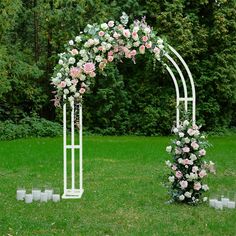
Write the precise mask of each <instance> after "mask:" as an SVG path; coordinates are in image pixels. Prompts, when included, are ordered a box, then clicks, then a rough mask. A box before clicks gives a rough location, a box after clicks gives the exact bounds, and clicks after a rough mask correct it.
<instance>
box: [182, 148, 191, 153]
mask: <svg viewBox="0 0 236 236" xmlns="http://www.w3.org/2000/svg"><path fill="white" fill-rule="evenodd" d="M182 150H183V152H190V148H189V147H184V148H182Z"/></svg>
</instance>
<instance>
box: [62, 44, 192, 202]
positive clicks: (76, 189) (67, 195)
mask: <svg viewBox="0 0 236 236" xmlns="http://www.w3.org/2000/svg"><path fill="white" fill-rule="evenodd" d="M168 48H169V50H170V53H173V54H174V56H175V57H176V58H177V59H178V63H180V64H181V66H182V67H183V68H184V69H185V71H186V72H187V79H188V80H186V78H185V77H184V74H183V72H182V71H181V69H180V67H179V65H178V63H177V62H176V61H175V60H174V59H173V57H171V55H170V54H169V53H165V54H164V56H165V57H166V58H167V59H168V61H169V62H170V64H171V65H172V66H173V67H174V68H175V70H176V71H177V72H178V77H179V78H180V82H181V84H182V88H183V93H184V96H183V97H181V96H180V87H179V84H178V78H176V76H175V74H174V73H173V71H172V69H171V67H170V66H169V65H167V64H165V67H166V69H167V71H168V72H169V74H170V76H171V78H172V80H173V83H174V87H175V91H176V125H177V126H179V124H180V120H181V118H180V104H181V102H184V109H185V111H186V112H188V111H189V106H188V103H189V102H191V103H192V109H191V113H192V122H193V124H195V121H196V94H195V86H194V81H193V78H192V74H191V72H190V70H189V68H188V66H187V64H186V62H185V61H184V59H183V58H182V57H181V56H180V54H179V53H178V52H177V51H176V50H175V49H174V48H173V47H171V46H170V45H168ZM187 82H190V86H191V91H190V96H189V94H188V87H187ZM69 109H70V112H71V118H70V120H71V144H70V145H67V118H66V113H67V106H66V104H64V105H63V140H64V141H63V146H64V194H63V196H62V198H64V199H74V198H81V197H82V194H83V192H84V189H83V152H82V137H83V133H82V104H79V144H75V130H74V121H75V119H74V113H75V107H74V104H73V105H72V108H71V106H69ZM76 149H79V176H78V179H77V180H76V178H75V167H76V166H75V150H76ZM67 150H71V155H70V157H71V185H70V186H69V184H68V175H67ZM76 183H78V184H76Z"/></svg>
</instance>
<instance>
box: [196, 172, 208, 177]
mask: <svg viewBox="0 0 236 236" xmlns="http://www.w3.org/2000/svg"><path fill="white" fill-rule="evenodd" d="M198 175H199V177H200V178H203V177H204V176H206V175H207V173H206V171H205V170H201V171H200V172H199V174H198Z"/></svg>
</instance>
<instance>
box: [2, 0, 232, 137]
mask: <svg viewBox="0 0 236 236" xmlns="http://www.w3.org/2000/svg"><path fill="white" fill-rule="evenodd" d="M122 11H125V12H126V13H127V14H128V15H130V18H131V20H133V19H136V18H140V17H141V16H142V15H146V16H147V19H146V20H147V22H148V23H149V24H150V25H151V26H153V28H155V29H156V30H157V31H158V34H159V35H160V36H164V37H165V38H166V39H167V40H168V42H169V43H170V44H171V45H172V46H174V47H175V48H176V49H177V51H179V52H180V54H181V55H182V56H183V58H184V59H185V61H186V62H187V63H188V65H189V67H190V69H191V71H192V73H193V77H194V80H195V82H196V90H197V119H198V121H199V123H202V124H203V125H204V128H205V129H208V130H219V129H222V128H230V127H232V126H236V119H235V117H236V109H235V107H236V82H235V81H236V56H235V55H236V2H235V1H234V0H228V1H227V0H215V1H213V0H199V1H195V0H190V1H189V0H176V1H173V0H172V1H171V0H166V1H163V0H147V1H143V0H119V1H116V0H103V1H102V0H89V1H86V0H49V1H42V0H27V1H26V0H15V1H9V0H2V1H1V2H0V22H1V24H0V120H1V121H4V122H5V121H7V120H8V122H10V123H11V122H14V123H19V122H20V120H22V119H23V118H24V117H28V116H30V117H35V116H36V117H37V116H39V117H43V118H46V119H49V120H52V121H59V122H60V121H61V112H60V111H55V109H54V107H53V105H52V103H51V102H50V99H51V97H52V96H51V92H50V90H51V88H50V77H51V75H52V71H53V67H54V65H55V64H56V63H57V60H58V58H57V54H58V53H59V52H62V51H64V44H65V43H66V42H67V41H68V40H70V39H71V38H73V37H74V36H76V35H77V34H78V33H79V32H80V31H81V30H83V28H84V27H85V26H86V24H88V23H91V24H92V23H94V22H104V21H107V20H109V19H118V18H119V16H120V15H121V12H122ZM145 57H146V58H139V59H138V60H137V65H133V63H132V62H130V61H124V62H123V63H120V64H118V65H111V68H110V70H109V73H108V76H107V77H97V78H96V79H95V83H94V86H93V88H92V89H91V92H90V94H87V95H86V96H85V100H84V103H85V105H84V110H85V112H84V122H85V126H86V128H87V129H88V130H89V131H92V132H96V133H102V134H144V135H155V134H167V133H169V132H170V127H171V126H172V123H173V120H174V116H175V113H174V106H175V92H174V86H173V84H172V81H171V79H170V78H169V76H168V74H167V73H166V71H163V68H162V67H161V66H160V65H158V64H157V65H156V67H155V69H153V60H152V58H151V57H150V56H148V55H146V56H145ZM2 124H3V123H2ZM4 124H5V123H4ZM2 127H3V126H2Z"/></svg>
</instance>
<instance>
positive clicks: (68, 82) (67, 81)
mask: <svg viewBox="0 0 236 236" xmlns="http://www.w3.org/2000/svg"><path fill="white" fill-rule="evenodd" d="M65 82H66V85H67V86H68V87H69V86H71V81H70V79H65Z"/></svg>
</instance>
